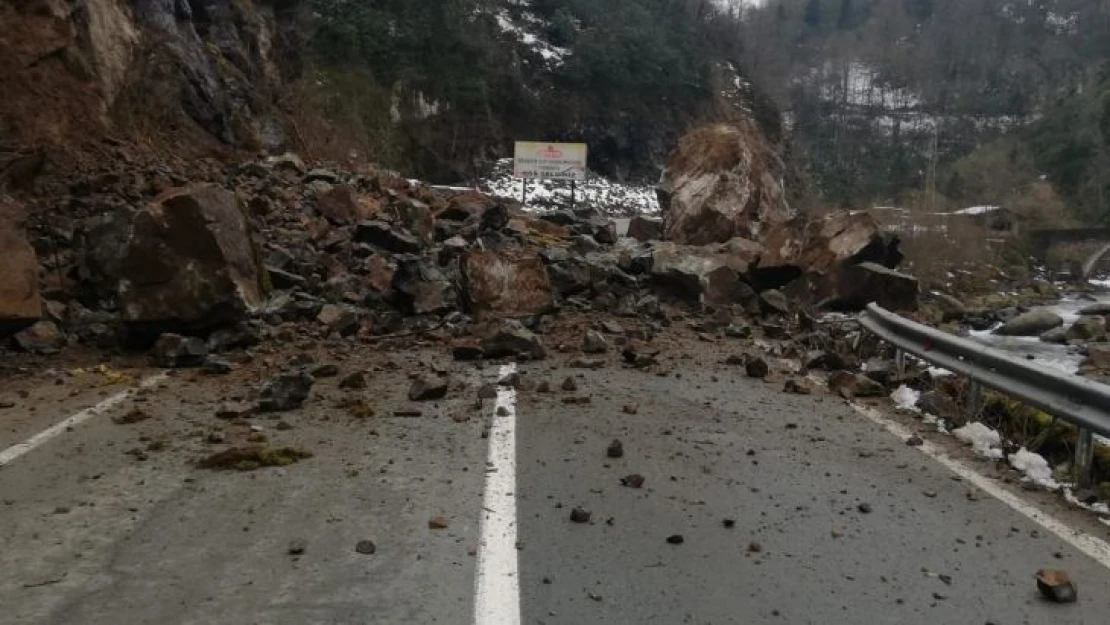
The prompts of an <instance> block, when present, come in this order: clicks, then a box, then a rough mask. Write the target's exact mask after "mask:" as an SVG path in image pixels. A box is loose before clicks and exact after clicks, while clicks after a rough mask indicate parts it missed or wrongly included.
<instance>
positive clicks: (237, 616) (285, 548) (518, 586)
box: [0, 345, 1110, 625]
mask: <svg viewBox="0 0 1110 625" xmlns="http://www.w3.org/2000/svg"><path fill="white" fill-rule="evenodd" d="M690 351H691V353H694V354H697V355H696V356H694V357H691V358H689V359H682V358H674V359H673V360H669V361H667V362H666V363H665V366H664V367H663V371H665V372H666V373H667V375H665V376H661V375H659V374H658V373H657V372H654V371H653V372H645V371H638V370H630V369H625V368H622V367H621V366H619V365H617V364H615V360H616V359H615V357H611V359H612V360H613V361H614V364H611V365H610V366H608V367H606V368H604V369H601V370H597V371H594V370H572V369H567V368H565V367H564V365H563V364H561V363H562V360H561V359H559V358H555V359H553V360H552V361H549V362H544V363H535V364H526V365H522V366H521V367H520V372H521V374H522V376H523V377H524V378H525V379H527V380H530V381H532V383H533V384H534V383H535V382H538V381H541V380H548V381H550V382H551V385H552V386H553V387H554V390H553V392H551V393H540V392H537V391H536V390H530V389H529V388H528V387H529V386H531V385H530V384H525V388H524V389H521V390H520V391H519V392H517V393H515V396H514V394H513V393H510V392H508V391H507V390H505V389H502V392H501V394H500V397H499V398H498V400H496V401H494V400H489V399H487V400H484V401H483V402H482V403H481V405H478V403H477V402H476V398H477V397H478V388H479V386H480V385H481V384H483V383H485V382H489V381H492V380H496V379H497V378H498V377H499V374H500V370H499V368H498V367H497V366H495V365H490V366H486V367H485V368H481V369H478V368H474V367H473V366H471V365H468V364H462V363H452V362H450V361H449V360H447V359H446V358H445V357H444V356H443V355H442V350H440V351H429V352H427V353H424V352H420V353H416V354H408V355H402V356H390V355H389V354H387V353H382V352H372V351H366V352H359V351H355V350H346V351H345V350H344V349H342V348H335V346H332V348H331V350H330V353H328V352H329V348H328V346H322V347H321V348H320V353H318V354H317V356H318V359H320V360H321V361H323V360H329V361H335V362H338V364H339V365H340V369H341V371H342V373H347V372H349V371H351V370H354V369H367V370H368V371H369V372H370V373H369V375H368V378H369V380H370V386H369V388H368V389H366V390H364V391H357V392H355V393H354V394H355V395H357V397H358V398H360V399H362V401H363V405H364V406H370V407H372V408H373V410H374V413H375V414H374V415H373V416H367V415H366V411H365V410H364V411H363V412H362V414H361V416H354V415H352V414H351V410H350V408H349V406H344V403H345V401H346V400H349V399H350V398H351V396H352V392H351V391H344V390H341V389H339V388H337V386H336V380H337V379H338V378H329V379H326V380H321V381H320V382H318V384H317V386H316V388H315V389H314V395H313V397H312V398H311V399H310V400H309V402H308V403H307V404H306V405H305V407H304V408H302V409H300V410H297V411H293V412H289V413H283V414H280V415H277V416H276V418H268V417H264V416H258V417H251V418H249V420H248V421H247V422H243V423H240V424H233V423H230V422H227V421H223V420H220V419H217V418H216V417H215V416H214V412H215V407H216V406H217V405H220V404H221V403H224V402H226V401H230V400H234V399H235V398H242V399H247V398H249V391H250V389H254V388H257V386H258V382H259V380H260V379H261V378H262V377H263V373H261V371H262V370H263V369H265V368H266V367H265V366H264V365H265V364H269V365H270V366H271V368H272V367H273V366H274V365H275V363H273V362H270V363H265V362H263V363H259V364H257V365H254V366H251V367H245V368H243V369H242V370H241V371H237V372H236V373H234V374H232V375H231V376H228V377H221V378H211V377H205V376H201V375H199V374H197V373H194V372H184V373H181V374H180V375H176V376H171V377H169V378H167V379H166V380H165V381H163V382H160V383H158V384H156V385H154V386H152V387H151V388H150V389H148V390H147V391H145V392H144V394H142V395H140V397H139V399H140V401H138V402H136V401H135V398H132V397H127V398H124V399H121V400H119V401H118V403H117V404H115V405H114V406H113V407H111V408H109V409H107V410H105V411H104V412H103V413H102V414H96V415H94V416H92V417H90V418H89V419H88V420H87V421H85V422H83V423H81V424H79V425H76V426H74V427H73V428H72V429H71V430H69V431H63V432H62V433H61V434H60V435H58V436H56V437H54V438H52V439H50V440H47V441H45V442H43V443H42V444H41V445H40V446H38V447H37V448H35V449H33V450H30V451H27V452H26V453H23V454H22V455H19V456H18V457H16V458H14V459H12V460H11V461H10V462H8V463H7V464H6V465H4V466H2V467H0V553H3V554H4V555H3V566H2V567H0V606H3V609H2V611H0V623H5V624H6V623H12V624H15V623H20V624H22V623H28V624H30V623H34V624H40V623H41V624H57V625H61V624H67V625H68V624H82V625H85V624H89V625H95V624H113V625H117V624H122V623H128V624H132V623H134V624H142V623H152V624H153V623H158V624H177V623H180V624H194V623H195V624H200V623H206V624H207V623H219V624H223V623H227V624H236V625H239V624H248V623H258V624H283V625H284V624H304V623H342V624H348V623H350V624H354V623H473V622H475V604H476V599H475V596H476V593H477V594H478V595H479V596H480V597H482V599H480V601H486V602H489V601H491V600H493V601H495V604H496V605H495V608H494V609H493V611H492V612H490V613H491V614H497V615H500V616H498V617H496V618H498V619H500V620H499V621H497V622H499V623H506V624H509V625H511V624H512V623H514V622H521V623H547V624H579V623H629V624H633V623H668V624H670V623H699V624H700V623H713V624H721V623H745V624H752V623H820V624H822V625H829V624H838V623H843V624H859V623H869V624H870V623H891V624H895V623H897V624H914V623H929V624H936V623H997V624H999V625H1004V624H1012V623H1013V624H1016V623H1054V624H1067V623H1089V624H1092V625H1093V624H1096V623H1098V624H1101V623H1105V622H1107V620H1108V619H1110V593H1106V592H1104V590H1105V589H1106V588H1107V587H1108V586H1110V571H1108V569H1107V568H1106V567H1105V566H1104V565H1103V564H1100V563H1099V562H1097V561H1096V560H1095V559H1092V558H1091V557H1088V556H1087V555H1084V554H1083V553H1081V552H1080V551H1078V550H1077V549H1076V548H1074V547H1072V546H1071V545H1070V544H1069V543H1068V542H1066V541H1064V540H1062V539H1061V538H1059V537H1058V536H1056V535H1054V534H1053V533H1051V532H1050V531H1048V530H1047V529H1045V528H1044V527H1042V526H1040V525H1038V524H1036V523H1034V522H1033V521H1031V520H1030V519H1029V518H1028V517H1027V516H1026V515H1023V514H1021V513H1019V512H1018V511H1016V510H1014V509H1013V508H1011V507H1010V506H1008V505H1006V504H1004V503H1002V502H1000V501H998V500H996V499H994V498H992V497H990V496H989V495H987V494H985V493H982V492H980V491H978V490H977V489H975V488H974V487H973V486H970V485H969V484H968V482H967V481H966V480H963V479H960V480H959V481H957V479H954V478H955V477H957V476H955V475H954V474H953V473H951V472H950V471H949V470H948V469H946V468H944V467H943V466H941V465H940V464H937V463H936V462H935V461H934V460H933V459H931V458H929V457H927V456H926V455H924V454H922V453H921V452H920V451H919V450H918V449H916V448H912V447H908V446H906V445H905V444H904V443H903V441H902V440H900V439H899V438H897V437H895V436H893V435H891V434H890V433H888V432H887V431H886V430H884V429H883V428H882V427H880V426H879V425H877V424H875V423H873V422H872V421H870V420H868V419H866V418H864V417H863V416H861V415H860V413H859V412H857V411H856V410H854V409H853V408H852V407H850V406H848V405H846V404H845V403H844V402H842V401H840V400H837V399H833V398H831V397H828V396H825V395H822V394H820V393H818V394H814V395H810V396H799V395H787V394H783V393H781V392H780V388H781V384H773V383H764V382H757V381H752V380H749V379H747V378H744V377H742V374H741V372H740V371H738V370H737V369H736V368H730V367H727V366H725V365H722V364H718V362H719V360H720V358H719V355H715V354H713V353H712V352H711V350H703V349H702V348H700V347H698V346H697V345H695V346H694V348H692V349H691V350H690ZM274 359H276V357H275V358H274ZM274 359H271V360H274ZM391 360H392V361H393V362H391ZM417 369H424V370H429V369H438V370H440V371H442V372H445V373H449V374H450V375H451V377H452V379H453V380H454V382H453V385H452V390H451V392H450V394H449V395H448V399H446V400H442V401H439V402H428V403H423V404H421V405H420V406H418V407H419V408H420V409H422V411H423V415H422V416H420V417H396V416H393V415H394V411H395V410H398V409H409V408H412V407H413V404H412V402H409V401H408V400H407V398H406V397H405V393H406V391H407V389H408V379H407V378H408V373H409V372H410V371H413V370H417ZM131 373H133V374H134V375H135V376H136V378H137V379H141V378H142V377H143V376H144V375H150V374H152V373H153V372H150V371H143V370H135V371H133V372H131ZM98 376H99V377H98ZM567 376H574V377H575V380H576V383H577V386H578V390H577V391H573V392H572V391H563V390H561V388H560V387H561V384H562V382H563V380H564V378H566V377H567ZM103 377H104V376H102V375H100V374H93V373H83V374H79V375H75V376H73V377H67V378H65V383H64V384H62V385H60V386H55V384H54V383H53V380H52V379H48V378H43V377H42V376H28V377H26V378H25V379H22V378H21V379H13V380H8V381H6V384H5V387H4V388H5V392H19V391H23V392H25V393H26V397H23V398H22V399H21V401H19V402H17V405H16V406H15V407H13V408H8V409H5V410H0V426H2V428H0V451H2V450H3V449H11V446H12V445H15V444H17V443H20V442H23V441H26V440H27V439H29V438H30V437H32V436H34V435H35V434H36V433H37V432H41V431H43V430H45V429H47V428H49V427H50V426H51V425H54V424H56V423H58V422H60V421H62V420H64V419H65V418H66V417H68V416H70V415H71V414H74V413H75V412H76V411H78V410H80V409H82V408H85V407H88V406H93V405H96V404H97V403H98V402H102V401H104V400H105V398H108V397H111V396H112V395H113V394H115V393H116V392H118V391H119V390H120V388H122V387H121V386H120V385H112V386H106V387H104V386H100V383H101V382H103V381H105V380H102V379H101V378H103ZM572 397H573V398H588V399H589V403H567V400H568V399H570V398H572ZM347 403H349V402H347ZM31 406H33V407H35V410H34V411H33V412H32V411H31V410H30V407H31ZM498 406H502V407H503V408H508V409H503V410H501V411H500V412H501V413H502V415H501V416H498V415H496V414H495V413H496V412H497V407H498ZM135 407H140V408H142V409H143V410H144V411H146V412H148V413H149V414H150V415H151V416H152V417H153V418H151V419H149V420H145V421H142V422H139V423H134V424H125V425H121V424H117V423H115V422H114V421H113V417H119V416H121V415H123V414H126V413H128V412H129V411H131V410H132V409H134V408H135ZM279 424H283V425H281V426H280V427H279ZM509 424H511V425H512V427H513V428H515V430H513V429H510V430H508V431H510V432H514V433H513V435H512V437H511V440H512V442H513V443H515V449H513V446H509V447H507V449H511V450H512V451H514V452H515V453H514V455H513V463H511V464H505V461H504V458H501V457H495V458H493V460H494V462H493V464H492V465H487V461H488V460H489V459H490V457H489V454H490V448H489V446H490V444H491V442H493V443H494V445H495V447H496V446H497V445H501V446H502V447H500V448H497V449H495V451H497V450H498V449H500V450H501V451H504V449H506V447H504V445H505V444H506V441H505V440H504V439H503V438H501V437H499V436H498V434H499V433H504V432H505V431H506V430H505V428H506V426H508V425H509ZM250 425H254V426H256V429H258V428H259V427H260V428H261V429H262V432H263V433H265V434H266V435H267V436H268V437H269V438H270V440H271V442H273V443H274V444H277V445H297V446H300V447H303V448H305V449H309V450H311V451H312V452H313V453H314V456H313V457H312V458H309V459H306V460H303V461H301V462H299V463H297V464H294V465H291V466H288V467H281V468H267V469H260V470H257V471H251V472H237V471H211V470H204V469H200V468H198V467H197V466H196V462H195V461H196V460H197V459H198V458H200V457H203V456H204V455H207V454H209V453H212V452H214V451H218V450H220V449H223V448H225V447H226V446H228V445H229V444H231V443H233V442H239V441H242V440H245V437H246V436H248V435H249V434H250V432H251V429H250V427H249V426H250ZM491 426H492V432H493V435H492V436H489V433H490V432H491ZM214 431H219V432H221V433H222V434H223V436H224V438H225V442H223V443H212V442H209V441H210V436H211V434H212V433H213V432H214ZM614 439H619V440H620V441H621V442H622V446H623V450H624V454H623V457H620V458H609V457H608V456H607V451H606V449H607V447H608V445H609V444H610V442H611V441H612V440H614ZM954 453H955V452H954ZM138 457H145V459H144V460H139V459H137V458H138ZM968 462H969V463H971V462H972V461H971V460H970V459H969V460H968ZM512 464H515V467H513V466H512ZM506 467H512V468H513V470H512V476H511V477H512V479H510V480H509V481H508V482H505V481H504V478H506V476H507V475H508V474H506V473H504V472H503V471H504V470H505V468H506ZM980 468H981V469H982V470H984V471H986V472H987V473H988V474H990V475H992V476H993V477H999V478H1002V477H1006V476H1004V475H1002V474H999V473H997V469H995V468H993V467H991V466H989V465H980ZM630 474H640V475H642V476H643V477H644V480H645V481H644V484H643V486H642V488H638V489H637V488H631V487H628V486H622V485H621V478H623V477H626V476H628V475H630ZM493 476H500V478H499V479H501V480H502V481H501V482H500V483H501V484H502V485H505V484H508V486H504V487H503V490H504V492H500V493H494V495H498V494H500V495H501V496H502V497H501V499H498V498H497V497H496V496H495V497H494V498H493V499H492V500H491V499H490V497H489V495H490V493H487V492H486V489H487V484H490V483H492V484H497V483H498V482H497V481H496V479H497V478H494V477H493ZM998 481H999V483H1000V484H1001V483H1002V480H1001V479H1000V480H998ZM1006 488H1010V489H1012V490H1014V492H1018V493H1021V491H1020V490H1019V489H1017V488H1016V485H1006ZM510 489H511V492H510ZM484 495H485V499H484V498H483V497H484ZM1023 496H1025V497H1028V498H1029V499H1030V500H1031V503H1032V505H1034V506H1036V507H1040V508H1046V507H1047V508H1049V512H1051V513H1053V514H1056V515H1057V516H1061V518H1066V519H1069V520H1072V521H1074V523H1075V525H1076V527H1077V531H1083V532H1087V533H1092V534H1095V537H1096V538H1101V539H1106V538H1107V537H1108V535H1110V530H1108V528H1104V527H1103V526H1100V525H1098V524H1097V523H1092V522H1089V521H1087V520H1085V519H1084V518H1083V517H1082V516H1080V515H1076V514H1074V513H1070V512H1067V511H1066V510H1064V509H1063V508H1060V507H1058V504H1056V503H1054V501H1055V500H1054V499H1053V498H1052V497H1051V496H1048V495H1041V494H1035V493H1024V494H1023ZM506 501H507V502H508V503H509V504H511V505H509V506H506V507H502V505H501V504H504V503H505V502H506ZM491 502H492V503H491ZM865 504H866V505H865ZM514 507H515V509H514ZM575 507H582V508H584V509H586V510H588V511H589V512H590V513H591V518H590V522H588V523H574V522H572V521H571V520H570V516H571V510H572V509H573V508H575ZM864 510H867V512H865V511H864ZM509 512H511V516H512V518H510V519H508V520H507V524H505V525H498V523H497V521H498V520H499V518H500V517H503V516H504V515H505V514H507V513H509ZM436 517H443V520H445V521H446V524H447V527H446V528H442V529H433V528H431V527H430V525H429V522H430V521H431V520H432V519H434V518H436ZM500 520H501V521H505V519H504V518H500ZM726 520H729V521H731V523H730V524H729V525H730V526H726V523H725V522H726ZM505 527H511V531H504V532H502V531H500V530H497V529H496V528H505ZM491 528H493V529H491ZM491 532H492V533H491ZM672 536H681V537H682V542H681V544H672V543H670V542H668V538H669V537H672ZM366 540H369V541H372V542H373V543H374V550H373V553H359V551H358V550H356V546H357V545H358V543H359V542H360V541H366ZM510 540H511V544H510V545H508V546H507V545H506V544H503V543H504V541H510ZM365 550H366V549H363V551H365ZM489 554H493V555H489ZM505 554H510V555H509V556H506V555H505ZM512 554H515V556H516V557H515V558H513V557H511V555H512ZM486 556H488V557H486ZM484 567H493V568H490V569H488V570H486V569H485V568H484ZM498 567H502V568H498ZM504 567H511V569H512V570H514V571H515V575H513V576H512V578H511V579H507V578H506V577H505V576H503V575H500V573H502V572H503V571H504V570H506V569H505V568H504ZM1042 567H1057V568H1064V569H1067V570H1068V571H1069V572H1070V573H1071V575H1072V577H1073V578H1074V579H1075V580H1076V581H1077V583H1078V586H1079V591H1080V600H1079V602H1078V603H1075V604H1071V605H1057V604H1051V603H1047V602H1045V601H1044V600H1042V599H1041V598H1040V597H1039V595H1038V594H1037V591H1036V586H1035V584H1034V582H1033V574H1034V572H1035V571H1036V570H1037V569H1039V568H1042ZM479 569H482V570H483V571H486V573H485V575H486V576H485V577H484V578H483V579H484V581H481V583H480V578H482V576H483V573H482V571H479ZM491 571H492V573H491ZM517 615H519V621H515V620H514V617H516V616H517ZM490 622H492V621H487V622H485V623H482V624H481V625H488V623H490Z"/></svg>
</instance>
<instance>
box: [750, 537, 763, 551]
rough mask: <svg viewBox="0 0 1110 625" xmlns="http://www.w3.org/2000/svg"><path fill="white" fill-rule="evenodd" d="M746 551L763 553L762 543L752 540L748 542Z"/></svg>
mask: <svg viewBox="0 0 1110 625" xmlns="http://www.w3.org/2000/svg"><path fill="white" fill-rule="evenodd" d="M748 553H763V545H761V544H759V543H758V542H756V541H754V540H753V541H752V542H750V543H748Z"/></svg>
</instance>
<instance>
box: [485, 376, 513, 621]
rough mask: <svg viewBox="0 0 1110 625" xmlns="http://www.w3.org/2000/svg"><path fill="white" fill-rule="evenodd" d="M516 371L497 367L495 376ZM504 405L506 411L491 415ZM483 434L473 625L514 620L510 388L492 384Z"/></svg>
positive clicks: (511, 407)
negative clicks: (485, 454) (485, 457)
mask: <svg viewBox="0 0 1110 625" xmlns="http://www.w3.org/2000/svg"><path fill="white" fill-rule="evenodd" d="M514 371H516V365H513V364H509V365H504V366H503V367H501V372H500V375H499V377H498V379H501V378H504V377H505V376H507V375H509V374H511V373H513V372H514ZM501 408H504V409H505V411H503V412H507V414H506V415H505V416H497V413H498V412H499V411H501V410H500V409H501ZM493 411H494V412H493V417H492V418H493V425H492V426H491V427H490V433H489V461H488V462H487V464H486V491H485V495H484V496H483V498H482V516H481V522H480V527H479V541H480V542H479V544H478V570H477V573H476V574H475V580H474V625H519V624H520V578H519V577H518V575H517V567H518V564H517V540H516V529H517V528H516V391H515V390H514V389H513V388H511V387H505V386H498V388H497V402H496V405H495V406H494V407H493Z"/></svg>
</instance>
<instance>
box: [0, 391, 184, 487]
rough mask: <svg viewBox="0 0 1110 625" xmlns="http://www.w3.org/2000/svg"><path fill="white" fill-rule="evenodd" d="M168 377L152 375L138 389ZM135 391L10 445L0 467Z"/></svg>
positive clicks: (1, 458)
mask: <svg viewBox="0 0 1110 625" xmlns="http://www.w3.org/2000/svg"><path fill="white" fill-rule="evenodd" d="M168 375H169V374H168V373H158V374H155V375H152V376H150V377H149V378H146V379H145V380H143V381H142V382H140V383H139V386H138V388H147V387H150V386H154V385H155V384H157V383H159V382H161V381H162V380H165V379H166V377H167V376H168ZM135 390H136V389H134V388H129V389H127V390H123V391H120V392H118V393H116V394H115V395H112V396H111V397H108V398H107V399H105V400H103V401H101V402H100V403H99V404H97V405H95V406H92V407H90V408H86V409H84V410H82V411H81V412H78V413H76V414H74V415H73V416H71V417H69V418H68V419H66V420H65V421H62V422H61V423H57V424H55V425H53V426H51V427H49V428H46V429H45V430H43V431H41V432H39V433H38V434H35V435H34V436H32V437H31V438H29V439H27V440H26V441H24V442H22V443H16V444H15V445H12V446H11V447H9V448H7V449H5V450H4V451H0V467H3V466H4V465H6V464H8V463H9V462H11V461H13V460H15V459H16V458H18V457H20V456H22V455H23V454H25V453H27V452H29V451H31V450H33V449H35V448H36V447H39V446H40V445H42V444H43V443H46V442H47V441H49V440H50V439H52V438H54V437H56V436H58V435H59V434H61V433H63V432H65V431H66V430H68V429H70V428H72V427H76V426H78V425H80V424H82V423H84V422H85V421H88V420H89V419H91V418H93V417H95V416H97V415H99V414H101V413H103V412H105V411H107V410H108V409H110V408H112V407H113V406H115V405H116V404H118V403H120V402H121V401H123V400H125V399H127V398H128V397H130V396H131V395H132V394H133V393H134V392H135Z"/></svg>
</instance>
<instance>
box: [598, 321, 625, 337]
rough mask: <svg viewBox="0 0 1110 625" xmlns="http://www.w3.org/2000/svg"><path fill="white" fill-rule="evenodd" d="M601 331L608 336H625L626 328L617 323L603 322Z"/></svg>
mask: <svg viewBox="0 0 1110 625" xmlns="http://www.w3.org/2000/svg"><path fill="white" fill-rule="evenodd" d="M601 330H602V331H603V332H605V333H606V334H624V327H623V326H621V324H619V323H617V322H616V321H602V322H601Z"/></svg>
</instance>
